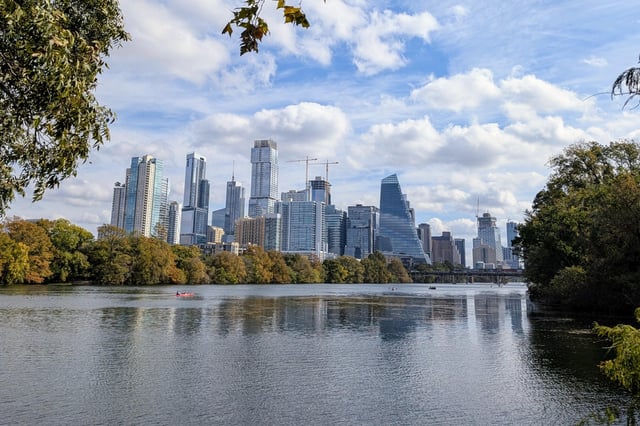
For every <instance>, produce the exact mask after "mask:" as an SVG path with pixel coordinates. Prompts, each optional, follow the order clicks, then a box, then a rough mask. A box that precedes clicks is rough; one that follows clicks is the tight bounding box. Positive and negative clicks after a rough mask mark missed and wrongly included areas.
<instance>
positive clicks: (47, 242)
mask: <svg viewBox="0 0 640 426" xmlns="http://www.w3.org/2000/svg"><path fill="white" fill-rule="evenodd" d="M6 227H7V230H8V234H9V237H10V238H11V239H12V240H13V241H15V242H18V243H22V244H24V245H25V246H26V247H27V252H28V258H29V264H28V265H27V270H26V273H25V275H24V283H26V284H42V283H44V282H45V281H46V280H47V278H49V277H51V275H53V271H52V270H51V261H52V259H53V244H52V243H51V239H50V238H49V236H48V235H47V233H46V232H45V230H44V229H43V228H42V227H40V226H38V225H36V224H35V223H33V222H27V221H26V220H13V221H10V222H8V223H7V224H6Z"/></svg>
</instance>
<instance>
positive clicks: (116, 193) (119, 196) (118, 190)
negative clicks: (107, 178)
mask: <svg viewBox="0 0 640 426" xmlns="http://www.w3.org/2000/svg"><path fill="white" fill-rule="evenodd" d="M126 200H127V186H126V185H125V184H123V183H120V182H116V183H115V186H114V188H113V200H112V202H111V225H112V226H115V227H118V228H121V229H124V215H125V205H126Z"/></svg>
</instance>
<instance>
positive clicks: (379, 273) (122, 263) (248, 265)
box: [0, 219, 411, 285]
mask: <svg viewBox="0 0 640 426" xmlns="http://www.w3.org/2000/svg"><path fill="white" fill-rule="evenodd" d="M3 228H4V229H3V232H0V283H2V284H4V285H11V284H46V283H69V282H78V281H84V282H90V283H93V284H98V285H156V284H241V283H248V284H289V283H293V284H296V283H300V284H302V283H347V284H348V283H392V282H393V283H406V282H411V278H410V276H409V274H408V273H407V270H406V269H405V268H404V266H403V265H402V262H400V260H398V259H391V260H389V261H387V260H386V259H385V257H384V256H383V255H382V254H380V253H374V254H372V255H370V256H369V257H368V258H366V259H363V260H362V261H359V260H357V259H355V258H353V257H349V256H341V257H338V258H336V259H327V260H325V261H324V262H319V261H317V260H313V259H309V258H308V257H306V256H302V255H299V254H283V253H280V252H277V251H265V250H263V249H262V248H260V247H258V246H251V247H249V248H248V249H247V250H246V252H245V253H244V254H242V255H240V256H237V255H235V254H232V253H229V252H221V253H217V254H215V255H202V254H201V252H200V250H199V249H198V248H197V247H194V246H178V245H169V244H167V243H166V242H163V241H160V240H158V239H155V238H147V237H143V236H138V235H129V234H127V233H125V231H123V230H122V229H119V228H116V227H113V226H110V225H104V226H102V227H100V230H99V233H100V235H101V236H102V238H100V239H99V240H95V239H94V238H93V235H92V234H91V233H90V232H89V231H87V230H85V229H83V228H81V227H79V226H77V225H74V224H72V223H70V222H69V221H67V220H65V219H58V220H54V221H51V220H47V219H42V220H38V221H35V222H33V221H24V220H12V221H7V222H5V223H4V225H3Z"/></svg>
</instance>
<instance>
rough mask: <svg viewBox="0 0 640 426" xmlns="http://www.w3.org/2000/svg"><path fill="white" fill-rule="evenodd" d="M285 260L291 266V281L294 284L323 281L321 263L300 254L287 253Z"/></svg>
mask: <svg viewBox="0 0 640 426" xmlns="http://www.w3.org/2000/svg"><path fill="white" fill-rule="evenodd" d="M284 258H285V262H286V263H287V265H288V266H289V268H291V276H292V280H291V282H292V283H294V284H313V283H321V282H322V281H323V279H322V275H323V271H322V263H320V262H318V261H317V260H310V259H309V258H308V257H307V256H303V255H301V254H298V253H296V254H287V255H285V256H284Z"/></svg>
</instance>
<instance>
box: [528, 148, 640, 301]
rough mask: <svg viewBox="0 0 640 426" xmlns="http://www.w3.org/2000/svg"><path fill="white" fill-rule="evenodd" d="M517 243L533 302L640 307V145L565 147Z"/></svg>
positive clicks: (557, 157)
mask: <svg viewBox="0 0 640 426" xmlns="http://www.w3.org/2000/svg"><path fill="white" fill-rule="evenodd" d="M550 165H551V168H552V173H551V175H550V177H549V181H548V182H547V184H546V187H545V188H544V189H543V190H541V191H540V192H539V193H538V194H537V195H536V197H535V199H534V201H533V205H532V209H531V210H530V211H527V212H526V214H525V221H524V223H523V224H522V225H521V226H520V227H519V233H520V236H519V237H518V238H517V240H516V245H517V246H518V247H519V249H520V251H521V254H522V256H523V257H524V260H525V264H526V268H525V272H524V273H525V276H526V278H527V279H528V281H529V282H530V285H529V291H530V294H531V297H532V299H534V300H536V299H538V300H544V301H546V302H551V303H558V304H563V305H565V306H568V307H572V308H577V309H582V310H586V309H589V310H591V309H597V310H611V311H618V312H621V310H625V311H628V312H632V311H633V309H634V308H635V307H636V306H640V284H639V283H640V146H638V144H636V143H635V142H633V141H619V142H612V143H610V144H609V145H600V144H598V143H596V142H588V143H587V142H585V143H579V144H575V145H572V146H569V147H568V148H567V149H565V151H564V152H563V153H561V154H559V155H557V156H555V157H553V158H552V159H551V162H550Z"/></svg>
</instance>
